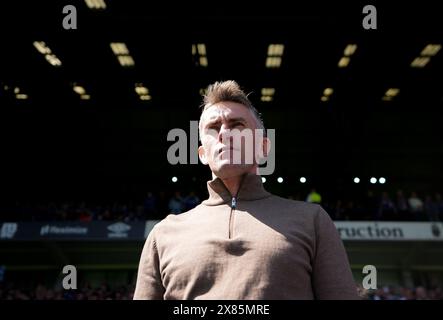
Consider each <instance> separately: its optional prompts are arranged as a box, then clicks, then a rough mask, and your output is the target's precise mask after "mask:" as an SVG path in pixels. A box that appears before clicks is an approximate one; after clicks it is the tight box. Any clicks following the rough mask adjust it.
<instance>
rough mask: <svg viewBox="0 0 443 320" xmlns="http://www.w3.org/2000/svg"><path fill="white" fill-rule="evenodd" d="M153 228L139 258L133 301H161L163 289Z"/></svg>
mask: <svg viewBox="0 0 443 320" xmlns="http://www.w3.org/2000/svg"><path fill="white" fill-rule="evenodd" d="M154 230H155V227H154V229H153V230H152V231H151V232H150V233H149V235H148V238H147V239H146V242H145V245H144V247H143V251H142V254H141V258H140V264H139V268H138V274H137V282H136V285H135V292H134V300H163V294H164V292H165V289H164V287H163V284H162V281H161V274H160V266H159V255H158V251H157V245H156V241H155V232H154Z"/></svg>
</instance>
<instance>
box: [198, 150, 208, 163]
mask: <svg viewBox="0 0 443 320" xmlns="http://www.w3.org/2000/svg"><path fill="white" fill-rule="evenodd" d="M198 157H199V158H200V161H201V162H202V163H203V164H204V165H207V164H208V160H207V159H206V155H205V149H204V148H203V146H200V147H198Z"/></svg>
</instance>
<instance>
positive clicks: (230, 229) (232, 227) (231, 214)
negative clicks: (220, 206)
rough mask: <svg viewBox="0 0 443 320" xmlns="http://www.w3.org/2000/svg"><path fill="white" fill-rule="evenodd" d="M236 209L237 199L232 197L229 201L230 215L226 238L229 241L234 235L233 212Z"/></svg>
mask: <svg viewBox="0 0 443 320" xmlns="http://www.w3.org/2000/svg"><path fill="white" fill-rule="evenodd" d="M236 208H237V198H236V197H232V199H231V213H230V214H229V235H228V238H229V239H231V238H232V237H233V233H234V211H235V209H236Z"/></svg>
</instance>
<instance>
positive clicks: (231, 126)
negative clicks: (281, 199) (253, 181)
mask: <svg viewBox="0 0 443 320" xmlns="http://www.w3.org/2000/svg"><path fill="white" fill-rule="evenodd" d="M255 129H258V127H257V121H256V119H255V118H254V116H253V114H252V112H251V111H250V110H249V109H248V107H246V106H244V105H242V104H239V103H236V102H229V101H226V102H219V103H216V104H214V105H212V106H210V107H208V108H207V109H206V110H204V111H203V113H202V116H201V122H200V137H201V143H202V145H201V146H200V147H199V150H198V151H199V157H200V160H201V161H202V162H203V163H204V164H208V165H209V167H210V168H211V171H212V172H213V174H214V175H215V176H217V177H220V178H230V177H235V176H239V175H242V174H244V173H246V172H251V171H253V170H254V169H255V168H256V167H257V165H256V161H255V159H254V160H252V161H251V157H249V156H252V157H254V155H255V150H256V148H259V147H258V145H257V146H256V145H255V144H256V139H255V138H254V132H255ZM248 131H249V132H250V133H251V135H246V133H248ZM242 134H244V135H245V136H249V137H252V139H251V138H243V143H241V141H242V139H240V138H239V136H240V135H242ZM234 136H236V137H234ZM262 140H263V139H261V141H259V142H262ZM246 154H248V156H247V155H246Z"/></svg>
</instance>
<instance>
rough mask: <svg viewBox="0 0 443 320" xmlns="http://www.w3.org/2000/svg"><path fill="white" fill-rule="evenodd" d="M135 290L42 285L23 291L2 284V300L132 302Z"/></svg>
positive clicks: (130, 288)
mask: <svg viewBox="0 0 443 320" xmlns="http://www.w3.org/2000/svg"><path fill="white" fill-rule="evenodd" d="M134 289H135V287H134V286H133V285H126V286H117V287H114V288H111V287H110V286H109V285H108V284H102V285H101V286H99V287H93V286H91V285H85V286H83V287H81V288H79V289H77V290H63V289H62V288H59V289H52V288H48V287H46V286H44V285H41V284H40V285H37V286H36V287H35V288H31V289H22V288H17V287H15V286H13V285H11V284H9V285H6V284H3V285H2V284H0V300H132V297H133V294H134Z"/></svg>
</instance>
